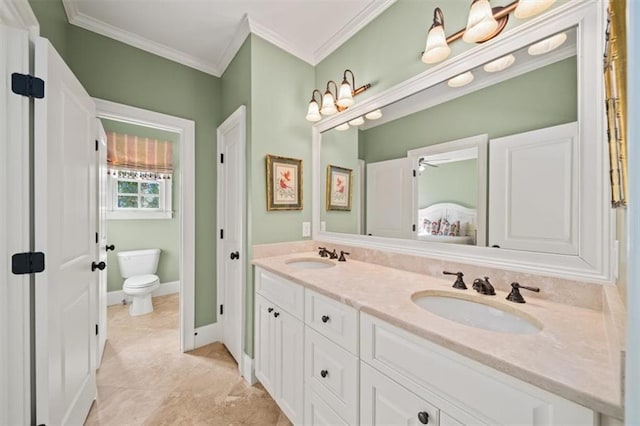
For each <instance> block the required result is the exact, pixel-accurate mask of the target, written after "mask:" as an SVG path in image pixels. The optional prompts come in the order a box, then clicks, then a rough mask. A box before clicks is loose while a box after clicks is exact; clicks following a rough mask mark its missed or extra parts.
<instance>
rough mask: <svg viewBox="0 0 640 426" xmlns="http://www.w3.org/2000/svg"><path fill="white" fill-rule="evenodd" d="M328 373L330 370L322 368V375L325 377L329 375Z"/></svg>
mask: <svg viewBox="0 0 640 426" xmlns="http://www.w3.org/2000/svg"><path fill="white" fill-rule="evenodd" d="M328 374H329V372H328V371H327V370H320V375H321V376H322V378H323V379H324V378H325V377H327V375H328Z"/></svg>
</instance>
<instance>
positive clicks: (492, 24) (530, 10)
mask: <svg viewBox="0 0 640 426" xmlns="http://www.w3.org/2000/svg"><path fill="white" fill-rule="evenodd" d="M554 2H555V0H515V1H514V2H512V3H509V4H508V5H506V6H504V7H502V6H499V7H494V8H491V5H490V4H489V0H472V2H471V8H470V10H469V17H468V19H467V26H466V27H465V28H464V29H461V30H460V31H458V32H456V33H454V34H452V35H450V36H449V37H446V35H445V32H444V14H443V13H442V10H441V9H440V8H439V7H436V9H435V10H434V11H433V24H432V25H431V28H429V33H428V35H427V45H426V47H425V49H424V52H423V54H422V62H424V63H425V64H435V63H437V62H440V61H443V60H445V59H446V58H447V57H448V56H449V54H450V53H451V48H450V47H449V43H452V42H454V41H456V40H458V39H459V38H462V39H463V40H464V41H466V42H467V43H483V42H485V41H487V40H491V39H492V38H494V37H495V36H497V35H498V34H500V33H501V32H502V30H503V29H504V28H505V26H506V25H507V21H508V20H509V14H510V13H511V12H514V15H515V16H516V18H518V19H526V18H530V17H532V16H535V15H537V14H538V13H540V12H542V11H544V10H546V9H548V8H549V7H550V6H551V5H552V4H553V3H554Z"/></svg>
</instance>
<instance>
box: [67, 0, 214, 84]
mask: <svg viewBox="0 0 640 426" xmlns="http://www.w3.org/2000/svg"><path fill="white" fill-rule="evenodd" d="M62 4H63V6H64V10H65V12H66V14H67V19H68V20H69V23H70V24H72V25H75V26H77V27H80V28H84V29H85V30H89V31H92V32H94V33H98V34H100V35H103V36H105V37H109V38H111V39H114V40H117V41H119V42H122V43H125V44H128V45H130V46H133V47H136V48H138V49H141V50H144V51H146V52H150V53H153V54H154V55H158V56H161V57H163V58H165V59H169V60H171V61H174V62H177V63H179V64H182V65H185V66H188V67H190V68H194V69H197V70H199V71H202V72H204V73H207V74H211V75H213V76H215V77H220V75H221V74H222V72H221V70H220V69H219V68H218V67H217V66H216V64H211V63H209V62H205V61H202V60H201V59H199V58H196V57H195V56H192V55H187V54H185V53H184V52H181V51H179V50H176V49H172V48H170V47H167V46H165V45H163V44H160V43H156V42H154V41H151V40H149V39H146V38H144V37H141V36H139V35H137V34H134V33H131V32H129V31H125V30H123V29H121V28H117V27H114V26H112V25H109V24H107V23H105V22H102V21H100V20H98V19H95V18H92V17H90V16H87V15H85V14H83V13H81V12H80V11H79V10H78V7H77V4H76V2H74V1H72V0H62Z"/></svg>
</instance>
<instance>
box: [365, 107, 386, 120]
mask: <svg viewBox="0 0 640 426" xmlns="http://www.w3.org/2000/svg"><path fill="white" fill-rule="evenodd" d="M365 117H367V120H377V119H378V118H380V117H382V111H380V110H379V109H376V110H374V111H371V112H370V113H368V114H365Z"/></svg>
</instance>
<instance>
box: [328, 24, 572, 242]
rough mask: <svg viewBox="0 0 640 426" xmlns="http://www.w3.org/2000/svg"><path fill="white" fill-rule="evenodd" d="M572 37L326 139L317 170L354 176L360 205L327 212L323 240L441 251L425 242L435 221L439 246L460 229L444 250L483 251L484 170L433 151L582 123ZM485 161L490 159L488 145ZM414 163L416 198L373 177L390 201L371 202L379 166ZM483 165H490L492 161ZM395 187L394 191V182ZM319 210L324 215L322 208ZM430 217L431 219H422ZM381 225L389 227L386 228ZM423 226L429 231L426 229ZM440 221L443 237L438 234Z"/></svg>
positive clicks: (476, 73) (524, 51)
mask: <svg viewBox="0 0 640 426" xmlns="http://www.w3.org/2000/svg"><path fill="white" fill-rule="evenodd" d="M566 34H567V39H566V41H565V42H564V43H563V44H562V46H560V47H559V48H557V49H556V50H554V51H552V52H548V53H545V54H542V55H537V56H533V55H530V54H529V53H528V46H527V47H524V48H522V49H519V50H518V51H516V52H512V55H513V58H514V60H511V59H510V60H509V61H503V62H504V63H511V66H510V67H509V68H507V69H505V70H501V71H499V72H495V67H493V66H489V67H483V66H479V67H477V68H475V69H472V70H470V71H471V72H472V73H473V74H474V76H475V78H474V79H473V81H472V82H471V83H470V84H468V85H466V86H462V87H456V88H452V87H450V86H449V85H448V84H447V82H446V81H443V82H441V83H439V84H437V85H435V86H432V87H429V88H428V89H425V90H424V91H422V92H419V93H416V94H414V95H412V96H410V97H408V98H405V99H403V100H401V101H398V102H396V103H394V104H391V105H388V106H386V107H384V108H382V109H381V110H380V111H381V116H380V114H375V115H374V116H375V117H377V119H375V120H370V119H365V120H364V124H363V125H361V126H359V127H354V126H350V127H349V128H347V129H346V130H342V131H340V130H336V129H335V128H334V129H332V130H329V131H326V132H324V133H323V134H322V139H321V155H320V158H321V164H320V167H321V170H325V169H326V166H327V164H335V165H339V166H342V167H347V168H350V169H353V170H354V186H353V188H354V205H353V209H352V211H351V212H328V211H326V210H325V209H322V211H321V212H320V221H321V228H320V229H321V231H324V230H326V231H329V232H338V233H349V234H369V235H374V236H386V237H393V238H410V239H417V240H430V241H436V240H437V239H438V238H433V237H427V235H428V234H431V235H433V233H434V230H435V229H436V226H435V225H434V224H433V222H434V220H433V219H435V221H438V220H439V221H440V226H439V227H437V230H436V236H440V237H444V236H445V235H440V234H441V233H442V234H445V230H446V231H447V232H446V233H447V234H452V232H451V225H452V224H453V223H455V224H456V228H457V229H456V230H455V232H453V234H454V235H446V236H448V237H462V238H458V239H454V238H449V239H448V240H447V241H445V240H444V239H443V238H442V240H443V241H439V242H454V241H455V242H456V243H460V244H477V245H480V246H486V245H487V244H488V243H487V239H486V234H487V229H486V222H487V215H490V214H491V211H490V208H489V209H488V211H486V215H485V214H484V213H481V214H479V215H478V213H477V212H476V213H475V215H476V217H475V218H473V216H474V212H473V210H476V211H477V209H478V207H479V205H480V204H482V206H483V207H482V208H483V209H485V208H486V198H487V193H488V182H487V173H486V168H485V170H484V172H483V173H479V169H480V168H479V167H478V163H477V162H474V160H473V159H472V158H470V157H469V158H466V159H464V160H459V161H445V160H446V159H447V158H448V157H447V156H449V157H450V156H452V155H457V156H460V155H462V154H461V153H458V152H457V151H460V149H459V148H456V149H455V150H452V151H449V152H450V153H449V154H446V153H443V152H440V151H441V150H439V148H437V147H438V146H439V145H440V147H442V146H446V145H441V144H444V143H448V142H451V141H454V140H464V139H468V138H470V137H471V136H473V135H482V134H486V135H487V136H486V137H485V139H495V138H500V137H504V136H508V135H514V134H519V133H523V132H528V131H531V130H536V129H542V128H546V127H551V126H555V125H559V124H564V123H569V122H575V121H577V119H578V107H577V105H578V102H577V87H578V84H577V69H576V66H577V61H576V47H575V42H576V32H575V30H570V31H567V32H566ZM494 59H499V58H494ZM491 62H496V61H491ZM484 65H486V64H484ZM483 68H486V69H487V70H489V71H485V69H483ZM344 127H346V126H340V128H344ZM429 148H432V149H435V151H434V152H436V153H440V154H443V155H442V156H440V157H434V158H429V156H428V155H427V154H421V150H426V151H424V152H426V153H428V152H429ZM488 151H489V155H490V152H491V144H490V142H489V149H488ZM410 158H412V160H411V161H410V162H409V163H408V164H409V165H410V166H409V170H408V172H409V173H413V172H414V171H415V174H416V177H415V178H413V177H411V179H410V180H408V182H414V183H415V186H414V188H415V189H414V190H413V191H412V190H410V191H409V192H408V193H407V192H406V191H404V190H403V188H401V187H400V186H404V185H406V183H403V181H402V178H401V177H399V176H395V177H394V175H393V174H392V173H390V172H388V171H386V172H384V174H377V177H378V178H377V180H376V185H375V187H378V186H379V185H381V183H384V190H383V191H382V192H384V193H385V194H389V196H388V197H387V198H383V199H382V200H383V201H382V202H375V203H372V202H371V200H369V199H368V198H367V197H370V196H371V194H372V190H373V189H374V187H373V185H371V182H369V180H370V177H369V175H370V173H371V171H372V170H377V167H378V166H381V167H382V166H384V167H387V168H389V167H392V166H391V164H393V162H394V161H395V162H396V163H395V164H396V166H393V167H398V168H400V167H403V166H402V165H403V164H405V162H404V161H405V160H407V159H410ZM421 158H422V166H423V171H422V172H421V171H420V159H421ZM460 158H463V156H461V157H460ZM484 161H485V164H486V157H485V159H484ZM363 164H364V165H365V167H366V170H367V172H366V173H364V172H363V169H362V165H363ZM434 166H437V167H434ZM385 170H386V169H385ZM398 170H399V169H398ZM474 172H475V173H474ZM365 176H366V178H365ZM381 176H384V178H382V177H381ZM429 176H431V179H429ZM390 179H397V181H393V182H389V180H390ZM471 179H474V180H473V181H472V180H471ZM394 188H395V192H394V193H391V191H393V190H394ZM323 189H324V188H323ZM324 192H325V191H324V190H323V191H321V194H322V193H324ZM378 192H380V191H378ZM405 194H406V195H405ZM474 196H475V202H474ZM479 197H480V198H479ZM385 200H386V201H387V202H386V203H385V202H384V201H385ZM443 203H446V204H447V205H446V206H445V205H444V204H443ZM321 205H322V206H324V205H325V200H324V199H322V200H321ZM365 206H368V207H366V208H365ZM429 207H431V208H432V209H431V210H426V209H428V208H429ZM443 209H444V210H443ZM465 209H468V211H465ZM378 216H382V217H383V218H385V220H386V223H384V224H383V225H382V226H380V222H379V221H378V218H377V217H378ZM427 216H428V217H427ZM436 216H440V217H436ZM462 217H464V219H460V218H462ZM425 219H427V220H428V221H429V224H428V226H429V228H428V229H427V227H426V225H425ZM443 220H446V222H447V224H446V226H447V228H442V229H441V227H442V223H443ZM458 220H460V225H459V226H458V223H457V222H458ZM374 225H375V226H374ZM392 225H395V226H392ZM392 228H393V229H392ZM461 231H462V232H461ZM478 231H480V232H478ZM461 234H463V235H461ZM456 240H457V241H456Z"/></svg>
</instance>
